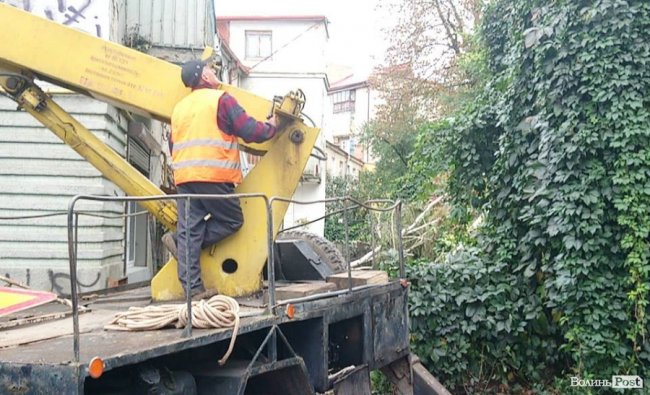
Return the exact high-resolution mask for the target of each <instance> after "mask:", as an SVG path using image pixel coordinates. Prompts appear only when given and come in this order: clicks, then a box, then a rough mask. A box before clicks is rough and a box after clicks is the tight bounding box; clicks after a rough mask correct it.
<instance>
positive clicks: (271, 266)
mask: <svg viewBox="0 0 650 395" xmlns="http://www.w3.org/2000/svg"><path fill="white" fill-rule="evenodd" d="M274 202H275V198H271V199H270V200H267V201H266V235H267V239H266V241H267V245H268V251H269V252H268V254H269V256H268V259H267V260H266V272H267V274H266V275H267V278H268V291H267V292H268V293H269V305H268V307H267V309H268V313H269V314H272V315H275V311H274V310H273V307H272V306H273V305H274V304H275V248H273V203H274Z"/></svg>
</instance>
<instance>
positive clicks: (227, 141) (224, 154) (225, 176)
mask: <svg viewBox="0 0 650 395" xmlns="http://www.w3.org/2000/svg"><path fill="white" fill-rule="evenodd" d="M221 95H223V91H218V90H215V89H198V90H195V91H193V92H192V93H190V94H189V95H187V96H186V97H185V98H183V99H182V100H181V101H179V102H178V103H177V104H176V107H174V112H173V114H172V142H173V147H172V168H173V170H174V181H175V182H176V184H177V185H179V184H184V183H186V182H229V183H241V181H242V175H241V165H240V163H239V144H238V142H237V137H235V136H231V135H229V134H227V133H225V132H223V131H222V130H221V129H219V125H218V124H217V112H218V103H219V98H220V97H221Z"/></svg>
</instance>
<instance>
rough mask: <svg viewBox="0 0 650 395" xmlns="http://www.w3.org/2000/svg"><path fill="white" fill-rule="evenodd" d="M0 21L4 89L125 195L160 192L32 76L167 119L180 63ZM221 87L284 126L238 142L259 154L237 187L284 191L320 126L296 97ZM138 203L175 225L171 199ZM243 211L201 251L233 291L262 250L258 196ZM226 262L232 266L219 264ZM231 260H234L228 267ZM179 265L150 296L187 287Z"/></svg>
mask: <svg viewBox="0 0 650 395" xmlns="http://www.w3.org/2000/svg"><path fill="white" fill-rule="evenodd" d="M0 26H2V29H0V86H1V87H2V88H3V89H4V90H5V92H7V93H8V94H9V95H11V96H12V97H13V98H14V99H15V100H16V101H17V102H18V103H19V105H20V106H21V107H22V108H23V109H24V110H25V111H27V112H28V113H30V114H31V115H33V116H34V117H35V118H36V119H37V120H39V121H40V122H41V123H43V125H45V126H46V127H48V128H49V129H50V130H52V131H53V132H54V133H55V134H56V135H57V136H58V137H59V138H61V139H62V140H63V141H64V142H65V143H66V144H68V145H69V146H70V147H72V148H73V149H74V150H75V151H77V152H78V153H79V154H80V155H82V156H83V157H84V158H85V159H86V160H87V161H88V162H89V163H91V164H92V165H93V166H95V167H96V168H97V169H98V170H99V171H100V172H101V173H102V174H103V175H104V176H105V177H106V178H108V179H109V180H111V181H113V182H114V183H115V184H116V185H118V186H119V187H120V188H121V189H122V190H123V191H124V192H125V193H126V194H127V195H131V196H153V195H162V194H164V193H163V192H162V191H161V190H160V189H159V188H158V187H157V186H156V185H154V184H153V183H152V182H151V181H149V180H148V179H147V178H146V177H144V176H143V175H142V174H140V173H139V172H138V171H137V170H136V169H134V168H133V167H132V166H131V165H130V164H129V163H128V162H127V161H126V160H124V159H123V158H122V157H121V156H119V155H118V154H117V153H115V152H114V151H113V150H112V149H110V148H109V147H107V146H106V145H105V144H104V143H103V142H102V141H101V140H100V139H98V138H97V137H95V136H94V135H93V134H92V133H91V132H90V131H88V130H87V129H86V128H85V127H84V126H83V125H81V124H80V123H79V122H77V121H76V120H75V119H74V118H73V117H72V116H70V114H68V113H67V112H65V111H64V110H63V109H62V108H61V107H60V106H58V105H57V104H56V103H55V102H54V101H53V100H52V99H51V98H50V97H49V95H47V94H46V93H44V92H43V91H42V90H41V89H40V88H39V87H38V85H36V84H35V83H34V79H35V78H36V79H41V80H45V81H48V82H51V83H54V84H56V85H59V86H62V87H65V88H68V89H70V90H73V91H75V92H79V93H83V94H86V95H88V96H91V97H93V98H95V99H98V100H102V101H105V102H108V103H110V104H112V105H115V106H116V107H119V108H122V109H124V110H127V111H131V112H134V113H138V114H141V115H143V116H147V117H151V118H155V119H158V120H160V121H163V122H169V120H170V117H171V113H172V110H173V108H174V105H175V104H176V103H177V102H178V101H179V100H180V99H181V98H183V97H184V96H185V95H187V94H188V93H189V92H190V91H189V89H187V88H185V87H184V86H183V85H182V84H181V82H180V67H179V66H177V65H174V64H171V63H168V62H165V61H163V60H160V59H157V58H154V57H152V56H149V55H146V54H144V53H141V52H138V51H135V50H133V49H130V48H127V47H124V46H122V45H119V44H116V43H113V42H109V41H106V40H102V39H100V38H96V37H94V36H91V35H89V34H86V33H83V32H80V31H78V30H74V29H71V28H68V27H66V26H63V25H59V24H57V23H55V22H51V21H49V20H47V19H44V18H40V17H38V16H34V15H32V14H30V13H27V12H24V11H22V10H19V9H17V8H14V7H11V6H8V5H5V4H1V3H0ZM221 89H223V90H225V91H227V92H229V93H230V94H232V95H233V96H234V97H235V98H236V99H237V100H238V102H239V103H240V104H241V105H242V107H244V109H245V110H246V111H247V112H248V113H249V114H250V115H252V116H253V117H255V118H257V119H264V118H265V117H266V116H267V115H268V114H269V113H270V111H272V110H273V109H274V110H273V111H275V113H276V115H280V116H281V117H283V120H284V121H283V122H282V125H283V127H282V130H287V131H289V133H287V132H284V133H282V132H281V133H279V134H278V135H277V136H276V137H275V138H274V139H273V140H271V141H268V142H265V143H263V144H246V143H244V142H243V141H241V142H240V143H241V144H242V146H244V147H245V149H249V150H252V151H256V152H260V153H265V154H264V157H263V158H262V159H261V160H260V162H259V163H258V164H257V165H256V166H255V168H253V170H251V172H250V173H249V174H248V175H247V176H246V178H245V179H244V181H243V182H242V184H240V185H239V186H238V187H237V188H236V192H237V193H263V194H265V195H266V196H269V197H271V196H281V197H286V198H290V197H291V196H292V195H293V193H294V192H295V190H296V188H297V186H298V184H299V181H300V177H301V175H302V172H303V170H304V168H305V166H306V164H307V160H308V159H309V156H310V154H311V151H312V149H313V147H314V145H315V143H316V139H317V137H318V133H319V129H317V128H311V127H308V126H306V125H305V124H304V123H303V122H302V120H301V119H300V117H299V110H296V109H299V108H301V105H302V103H300V102H299V101H300V100H299V98H296V97H295V96H294V95H287V96H285V99H284V101H283V103H282V105H281V106H280V107H277V106H276V107H274V104H273V103H272V102H271V101H269V100H266V99H263V98H260V97H258V96H256V95H254V94H252V93H250V92H247V91H245V90H242V89H239V88H237V87H234V86H230V85H227V84H223V86H222V87H221ZM296 111H297V112H296ZM291 137H293V138H291ZM296 137H299V138H296ZM142 205H143V207H145V208H146V209H147V210H149V211H150V212H151V213H152V214H153V215H154V216H155V217H156V218H157V219H158V220H159V221H160V222H161V223H163V224H164V225H165V226H166V227H167V228H169V229H172V230H173V229H174V228H175V224H176V219H177V213H176V205H175V203H174V202H173V201H151V202H143V203H142ZM286 209H287V204H277V205H275V206H274V210H273V223H274V226H275V229H274V234H276V233H277V231H278V230H279V226H280V223H281V222H282V218H283V217H284V214H285V213H286ZM242 211H243V215H244V225H243V226H242V228H241V229H240V230H239V231H238V232H237V233H236V234H234V235H233V236H231V237H229V238H227V239H226V240H223V241H222V242H221V243H219V245H218V246H217V248H216V249H215V253H214V254H213V255H211V254H210V252H209V251H203V252H202V254H201V271H202V276H203V282H204V284H205V286H206V287H207V288H210V289H215V290H217V291H218V292H219V293H221V294H224V295H229V296H241V295H248V294H251V293H254V292H256V291H258V290H259V289H260V288H261V286H262V277H261V273H262V270H263V267H264V263H265V261H266V258H267V245H266V206H265V204H264V202H263V201H262V200H261V199H256V200H254V199H248V200H246V199H245V200H243V201H242ZM226 261H228V262H229V265H228V268H229V269H228V272H226V271H224V262H226ZM232 261H234V262H235V263H236V265H234V266H236V268H237V269H236V270H235V271H234V272H232V273H230V271H231V270H232V267H233V265H232ZM176 273H177V271H176V261H175V260H174V259H171V260H170V261H169V262H168V263H167V264H166V265H165V267H163V269H162V270H161V271H160V272H159V273H158V274H157V275H156V276H155V278H154V279H153V280H152V286H151V289H152V296H153V298H154V299H155V300H170V299H173V298H178V297H182V295H183V289H182V287H181V284H180V282H179V281H178V278H177V275H176Z"/></svg>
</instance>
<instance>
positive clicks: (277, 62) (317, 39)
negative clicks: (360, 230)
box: [228, 19, 327, 235]
mask: <svg viewBox="0 0 650 395" xmlns="http://www.w3.org/2000/svg"><path fill="white" fill-rule="evenodd" d="M247 30H248V31H271V32H272V33H271V34H272V52H274V54H273V56H271V57H270V58H269V59H266V60H264V61H261V59H247V58H246V48H245V45H246V31H247ZM228 33H229V34H228V37H229V42H228V44H229V47H230V48H231V49H232V51H233V52H234V53H235V54H236V55H237V57H238V58H239V59H240V60H241V61H242V63H243V64H244V66H246V67H249V68H251V69H250V71H249V73H248V75H247V76H245V77H243V78H240V80H239V82H240V84H239V86H240V87H242V88H244V89H246V90H249V91H251V92H254V93H255V94H257V95H259V96H262V97H265V98H268V99H272V98H273V97H274V96H283V95H285V94H287V93H289V91H292V90H297V89H301V90H302V91H303V92H304V94H305V96H306V98H307V101H306V105H305V108H304V111H303V112H304V113H305V114H306V115H307V116H309V118H311V120H313V122H314V124H315V126H316V127H318V128H321V135H320V136H319V140H318V142H317V146H318V147H319V148H321V149H322V150H325V141H326V138H325V135H324V133H323V129H322V127H323V124H324V123H325V114H326V106H327V86H326V75H325V65H326V63H325V44H326V42H327V32H326V30H325V25H324V23H323V20H284V19H283V20H264V19H262V20H250V21H246V20H244V21H242V20H233V21H230V22H229V30H228ZM305 122H306V123H307V124H310V121H309V120H306V121H305ZM316 162H317V161H316V160H315V159H313V158H312V159H310V163H309V164H308V165H307V166H308V172H313V169H315V167H316V165H318V167H319V169H324V168H325V166H326V164H325V163H316ZM318 176H319V179H318V181H316V180H314V179H312V178H310V177H309V178H308V177H305V181H304V182H301V183H300V185H298V188H297V190H296V193H295V194H294V196H293V199H295V200H299V201H314V200H321V199H323V198H324V197H325V182H326V178H325V172H324V171H320V172H319V173H318ZM323 215H325V204H324V203H317V204H310V205H299V204H291V205H290V206H289V208H288V210H287V215H286V216H285V220H284V226H285V227H290V226H294V225H297V224H302V223H305V222H307V221H309V220H312V219H315V218H319V217H322V216H323ZM303 229H305V230H307V231H310V232H313V233H316V234H319V235H322V234H323V233H324V230H325V223H324V221H319V222H316V223H314V224H310V225H308V226H306V227H304V228H303Z"/></svg>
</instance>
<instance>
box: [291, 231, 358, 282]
mask: <svg viewBox="0 0 650 395" xmlns="http://www.w3.org/2000/svg"><path fill="white" fill-rule="evenodd" d="M291 239H298V240H303V241H305V242H306V243H307V244H309V246H310V247H311V248H312V249H313V250H314V252H315V253H316V254H317V255H318V256H319V257H320V259H322V260H323V262H324V263H325V264H326V265H327V266H329V267H330V268H331V269H332V271H333V272H334V273H343V272H346V271H347V270H348V266H347V264H346V262H345V257H343V254H341V251H339V249H338V248H336V246H335V245H334V243H332V242H331V241H329V240H327V239H325V238H323V237H320V236H318V235H316V234H314V233H310V232H305V231H304V230H289V231H286V232H282V233H280V234H279V235H278V240H291Z"/></svg>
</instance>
